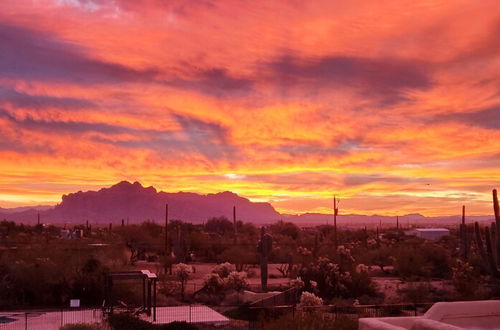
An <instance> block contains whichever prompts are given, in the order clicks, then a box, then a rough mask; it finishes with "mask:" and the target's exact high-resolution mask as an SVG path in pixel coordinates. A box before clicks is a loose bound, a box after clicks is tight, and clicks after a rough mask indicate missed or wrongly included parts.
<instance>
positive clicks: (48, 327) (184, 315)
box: [0, 298, 432, 330]
mask: <svg viewBox="0 0 500 330" xmlns="http://www.w3.org/2000/svg"><path fill="white" fill-rule="evenodd" d="M279 299H282V298H279ZM269 302H271V301H269ZM431 306H432V303H420V304H394V305H363V306H334V305H325V306H319V307H308V308H301V309H298V308H297V307H296V306H295V305H282V306H268V304H267V302H266V303H265V304H263V305H244V306H204V305H183V306H169V307H158V308H157V311H156V320H153V318H152V315H151V316H147V315H141V318H142V319H143V320H145V321H149V322H151V323H152V324H166V323H170V322H173V321H178V322H179V321H181V322H186V323H190V324H192V325H195V326H196V327H197V328H198V329H207V330H211V329H224V330H247V329H250V330H252V329H265V327H264V326H263V324H264V323H265V321H266V320H270V319H276V318H279V317H282V316H284V315H288V316H291V317H292V318H295V317H300V316H301V315H302V314H303V313H308V312H315V313H319V314H320V315H321V317H322V319H324V320H325V321H328V320H335V319H336V318H338V317H342V318H350V319H354V320H356V319H358V318H360V317H385V316H418V315H422V314H424V313H425V312H426V311H427V310H428V309H429V308H430V307H431ZM120 312H123V313H127V312H128V313H130V311H128V310H119V309H116V310H115V313H120ZM214 312H217V313H214ZM221 314H222V315H224V316H222V315H221ZM77 323H85V324H95V325H99V328H98V329H111V328H110V327H109V326H108V325H107V323H106V317H105V316H104V315H103V312H102V309H101V308H71V309H69V308H65V309H52V310H36V311H35V310H30V311H8V312H0V330H28V329H30V330H32V329H33V330H59V329H60V328H61V327H63V326H66V325H68V324H77Z"/></svg>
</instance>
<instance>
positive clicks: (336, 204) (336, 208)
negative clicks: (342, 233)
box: [333, 196, 339, 250]
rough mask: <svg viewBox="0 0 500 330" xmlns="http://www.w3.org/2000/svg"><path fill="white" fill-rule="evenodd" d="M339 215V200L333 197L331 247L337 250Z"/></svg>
mask: <svg viewBox="0 0 500 330" xmlns="http://www.w3.org/2000/svg"><path fill="white" fill-rule="evenodd" d="M338 214H339V200H338V199H337V198H336V197H335V196H333V245H334V246H335V250H337V246H338V241H337V215H338Z"/></svg>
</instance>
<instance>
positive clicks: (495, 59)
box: [0, 0, 500, 216]
mask: <svg viewBox="0 0 500 330" xmlns="http://www.w3.org/2000/svg"><path fill="white" fill-rule="evenodd" d="M0 173H1V174H0V207H15V206H22V205H36V204H55V203H57V202H60V199H61V194H63V193H69V192H74V191H78V190H89V189H90V190H95V189H99V188H101V187H105V186H110V185H112V184H114V183H117V182H118V181H121V180H129V181H140V182H141V183H142V184H143V185H147V186H149V185H153V186H155V187H156V188H157V189H158V190H164V191H169V192H176V191H181V190H182V191H193V192H199V193H213V192H219V191H225V190H230V191H233V192H235V193H238V194H240V195H241V196H244V197H247V198H249V199H251V200H253V201H269V202H270V203H272V205H273V206H274V207H275V208H276V209H277V210H279V211H281V212H289V213H299V212H331V205H332V201H331V198H332V197H333V195H334V194H336V195H337V196H340V198H341V204H340V209H341V213H359V214H374V213H377V214H387V215H396V214H400V215H402V214H406V213H421V214H424V215H429V216H435V215H454V214H458V213H460V211H461V205H462V204H465V205H467V208H468V212H469V214H475V215H488V214H492V206H491V205H492V204H491V197H490V196H491V189H492V188H495V187H496V188H500V3H499V2H498V0H491V1H489V0H481V1H475V0H469V1H459V0H456V1H455V0H442V1H441V0H436V1H430V0H429V1H415V0H410V1H406V0H394V1H380V0H377V1H366V0H362V1H356V0H345V1H344V0H342V1H334V0H326V1H319V0H317V1H303V0H289V1H285V0H275V1H269V0H266V1H243V0H241V1H233V0H218V1H217V0H213V1H211V0H199V1H191V0H185V1H177V0H3V1H0Z"/></svg>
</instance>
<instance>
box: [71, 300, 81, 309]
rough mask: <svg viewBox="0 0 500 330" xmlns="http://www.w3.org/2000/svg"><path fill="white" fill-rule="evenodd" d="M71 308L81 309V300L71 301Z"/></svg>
mask: <svg viewBox="0 0 500 330" xmlns="http://www.w3.org/2000/svg"><path fill="white" fill-rule="evenodd" d="M69 307H80V299H71V300H70V301H69Z"/></svg>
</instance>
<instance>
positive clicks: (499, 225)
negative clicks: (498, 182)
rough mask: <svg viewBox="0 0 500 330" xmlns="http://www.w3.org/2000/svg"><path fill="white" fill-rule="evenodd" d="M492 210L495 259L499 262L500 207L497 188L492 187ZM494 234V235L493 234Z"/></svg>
mask: <svg viewBox="0 0 500 330" xmlns="http://www.w3.org/2000/svg"><path fill="white" fill-rule="evenodd" d="M493 210H494V212H495V223H496V226H495V229H496V230H495V233H492V234H494V237H495V239H494V241H495V243H496V251H495V253H496V256H497V261H498V263H499V264H500V207H499V206H498V196H497V190H496V189H493ZM495 234H496V235H495Z"/></svg>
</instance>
